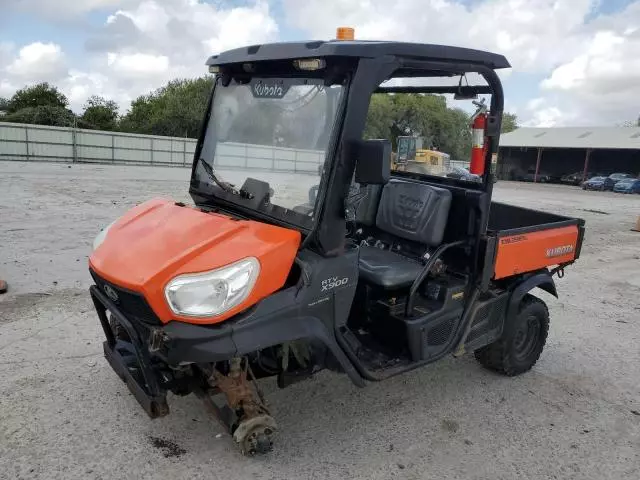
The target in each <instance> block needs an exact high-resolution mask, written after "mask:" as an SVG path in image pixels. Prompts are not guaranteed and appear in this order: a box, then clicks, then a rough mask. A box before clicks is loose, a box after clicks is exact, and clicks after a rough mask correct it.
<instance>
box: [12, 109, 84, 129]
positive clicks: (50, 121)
mask: <svg viewBox="0 0 640 480" xmlns="http://www.w3.org/2000/svg"><path fill="white" fill-rule="evenodd" d="M2 120H3V121H6V122H13V123H30V124H36V125H50V126H54V127H72V126H74V124H75V120H76V116H75V115H74V114H73V112H72V111H71V110H69V109H67V108H64V107H59V106H56V105H39V106H37V107H25V108H21V109H20V110H18V111H17V112H12V113H8V114H7V115H5V116H3V117H2Z"/></svg>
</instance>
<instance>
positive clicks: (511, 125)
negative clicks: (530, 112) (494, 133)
mask: <svg viewBox="0 0 640 480" xmlns="http://www.w3.org/2000/svg"><path fill="white" fill-rule="evenodd" d="M517 128H518V117H517V116H516V114H515V113H508V112H504V113H503V114H502V126H501V127H500V133H509V132H513V131H514V130H516V129H517Z"/></svg>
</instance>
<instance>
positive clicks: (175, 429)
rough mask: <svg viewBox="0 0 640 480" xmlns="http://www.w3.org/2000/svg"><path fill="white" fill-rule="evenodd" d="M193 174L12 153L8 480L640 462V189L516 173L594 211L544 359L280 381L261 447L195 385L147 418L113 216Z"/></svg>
mask: <svg viewBox="0 0 640 480" xmlns="http://www.w3.org/2000/svg"><path fill="white" fill-rule="evenodd" d="M188 175H189V172H188V171H187V170H185V169H171V168H150V167H123V166H95V165H72V166H70V165H60V164H42V163H39V164H28V163H16V162H13V163H12V162H0V219H1V223H0V245H2V249H1V252H2V254H1V255H0V277H2V278H5V279H6V280H8V281H9V284H10V288H11V290H10V292H9V293H8V294H6V295H4V296H1V297H0V478H7V479H13V478H25V479H26V478H41V479H58V478H59V479H76V478H78V479H80V478H82V479H92V478H109V479H112V478H115V479H120V478H122V479H125V478H126V479H129V478H154V479H164V478H166V479H183V478H184V479H190V480H191V479H199V478H208V479H218V478H220V479H225V480H231V479H250V478H269V479H278V480H279V479H300V478H323V479H329V478H363V479H364V478H366V479H378V478H385V479H386V478H399V479H402V478H406V479H424V478H434V479H439V480H441V479H449V478H451V479H453V478H455V479H462V478H465V479H466V478H469V479H489V478H491V479H514V478H519V479H543V478H558V479H598V480H602V479H616V480H617V479H638V478H640V343H639V340H640V322H639V319H640V233H635V232H632V231H630V229H631V227H632V226H633V224H634V222H635V218H636V217H637V216H638V215H640V196H637V195H636V196H625V195H620V194H613V193H600V192H583V191H582V190H580V189H578V188H572V187H561V186H554V185H531V184H516V183H509V182H499V183H498V184H497V185H496V191H495V198H496V199H499V200H500V201H508V202H512V203H514V204H517V205H521V206H529V207H534V208H539V209H543V210H548V211H551V212H557V213H562V214H567V215H573V216H580V217H582V218H584V219H586V221H587V234H586V239H585V245H584V249H583V253H582V258H581V259H580V260H579V262H578V263H577V264H575V265H574V266H571V267H570V268H569V269H567V272H566V276H565V278H563V279H562V280H558V289H559V292H560V295H561V296H560V299H559V300H556V299H554V298H552V297H549V296H548V295H546V294H544V293H543V294H542V296H543V298H544V299H545V300H547V301H548V303H549V306H550V311H551V318H552V320H551V321H552V324H551V332H550V336H549V341H548V344H547V348H546V349H545V351H544V353H543V356H542V358H541V360H540V362H539V363H538V364H537V365H536V367H535V368H534V370H532V371H531V372H529V373H527V374H526V375H524V376H521V377H518V378H512V379H508V378H503V377H501V376H498V375H494V374H492V373H490V372H487V371H485V370H483V369H481V368H480V367H479V366H478V364H476V362H475V361H474V360H473V358H472V357H470V356H467V357H464V358H462V359H458V360H454V359H445V360H443V361H441V362H439V363H437V364H435V365H432V366H429V367H426V368H423V369H421V370H419V371H415V372H412V373H409V374H406V375H403V376H400V377H396V378H393V379H391V380H388V381H386V382H383V383H381V384H375V385H370V386H369V387H367V388H365V389H358V388H356V387H354V386H352V385H351V383H350V382H349V380H348V379H346V378H344V377H341V376H338V375H335V374H330V373H322V374H320V375H318V376H317V377H316V378H314V379H312V380H309V381H306V382H303V383H300V384H297V385H294V386H292V387H290V388H288V389H286V390H278V389H277V388H275V386H274V385H272V384H271V383H266V384H265V385H264V387H265V390H266V394H267V398H268V400H269V402H270V404H271V406H272V408H273V410H274V413H275V416H276V419H277V420H278V422H279V425H280V429H281V435H280V437H279V439H278V444H277V448H276V450H275V451H274V452H273V454H271V455H270V456H267V457H262V458H255V459H246V458H242V457H241V456H240V455H239V454H238V453H237V452H236V450H235V449H234V448H233V447H232V445H231V442H230V439H229V438H228V436H227V435H225V434H222V430H221V428H220V427H219V426H218V424H217V423H216V422H215V421H213V420H212V419H210V418H209V417H207V415H206V414H205V412H204V409H203V408H202V407H201V405H200V404H199V402H198V401H197V399H195V398H191V397H186V398H176V397H171V398H170V399H169V400H170V405H171V408H172V414H171V415H169V416H168V417H165V418H163V419H159V420H154V421H151V420H149V419H148V418H147V416H146V414H145V413H144V412H143V411H142V410H141V409H140V408H139V407H138V405H137V403H136V402H135V400H134V399H133V397H132V396H131V395H130V394H129V393H128V390H127V388H126V386H125V385H124V384H123V383H122V382H121V381H120V380H119V379H118V378H117V377H116V375H115V374H114V373H113V372H112V371H111V369H110V367H109V366H108V365H107V363H106V361H105V360H104V358H103V357H102V354H101V348H102V347H101V342H102V335H101V331H100V328H99V325H98V321H97V318H96V315H95V314H94V313H93V311H92V307H91V305H90V300H89V296H88V293H87V287H88V286H89V285H90V277H89V275H88V273H87V255H88V254H89V251H90V248H91V242H92V240H93V238H94V236H95V234H96V233H97V232H98V231H99V229H100V228H101V227H102V226H104V225H106V224H108V223H110V222H111V221H112V220H113V219H114V218H115V217H117V216H118V215H120V214H122V213H123V212H124V211H126V210H127V209H128V208H129V207H131V206H132V205H134V204H136V203H138V202H141V201H144V200H147V199H149V198H151V197H154V196H167V197H172V198H174V199H176V200H183V201H184V200H187V201H188V200H189V197H188V195H187V188H188ZM223 176H226V174H225V175H223ZM229 176H230V177H233V175H232V174H229ZM229 179H230V180H233V178H229ZM305 181H306V182H307V183H308V182H309V180H308V179H307V180H305ZM305 181H300V182H297V184H299V187H298V190H296V191H295V192H288V193H289V194H291V195H301V196H302V198H304V197H305V196H306V188H307V185H306V184H305Z"/></svg>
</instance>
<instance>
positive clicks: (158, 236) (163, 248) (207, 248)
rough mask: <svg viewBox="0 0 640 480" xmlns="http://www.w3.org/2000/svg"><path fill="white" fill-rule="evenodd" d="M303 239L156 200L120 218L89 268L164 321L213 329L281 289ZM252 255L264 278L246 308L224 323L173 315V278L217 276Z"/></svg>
mask: <svg viewBox="0 0 640 480" xmlns="http://www.w3.org/2000/svg"><path fill="white" fill-rule="evenodd" d="M300 241H301V235H300V232H298V231H296V230H289V229H286V228H281V227H276V226H274V225H269V224H266V223H260V222H255V221H247V220H234V219H231V218H229V217H227V216H224V215H220V214H215V213H206V212H202V211H200V210H198V209H195V208H190V207H181V206H178V205H176V204H175V203H174V202H171V201H168V200H163V199H154V200H150V201H148V202H145V203H143V204H141V205H138V206H137V207H135V208H132V209H131V210H129V211H128V212H127V213H125V214H124V215H123V216H122V217H121V218H120V219H118V221H117V222H116V223H115V224H114V225H113V226H112V227H111V229H110V230H109V232H108V233H107V236H106V238H105V240H104V242H103V243H102V244H101V245H100V246H99V247H98V248H97V249H96V250H95V251H94V252H93V254H92V255H91V257H90V258H89V265H90V267H91V268H92V269H93V270H94V271H95V272H96V273H97V274H98V275H100V276H102V277H103V278H104V279H105V280H108V281H110V282H112V283H114V284H115V285H119V286H121V287H124V288H127V289H129V290H133V291H136V292H139V293H141V294H143V295H144V296H145V298H146V300H147V302H149V305H150V306H151V308H153V310H154V311H155V313H156V315H158V317H159V318H160V320H161V321H162V322H165V323H166V322H168V321H170V320H172V319H173V320H181V321H184V322H189V323H196V324H212V323H218V322H221V321H223V320H226V319H227V318H229V317H231V316H233V315H235V314H237V313H238V312H240V311H242V310H245V309H247V308H248V307H250V306H251V305H254V304H255V303H256V302H258V301H260V300H261V299H263V298H265V297H266V296H268V295H270V294H271V293H273V292H274V291H276V290H278V289H280V288H281V287H282V286H283V285H284V282H285V281H286V279H287V276H288V274H289V271H290V270H291V265H292V263H293V261H294V259H295V256H296V253H297V251H298V248H299V246H300ZM249 256H252V257H255V258H257V259H258V260H259V262H260V275H259V277H258V279H257V281H256V284H255V286H254V288H253V291H252V292H251V294H250V295H249V296H248V297H247V299H246V300H245V301H244V302H242V303H241V304H240V305H238V306H236V307H235V308H233V309H231V310H229V311H228V312H225V313H224V314H222V315H220V316H217V317H204V318H198V317H183V316H180V315H176V314H174V313H173V312H172V311H171V309H170V308H169V305H168V304H167V302H166V299H165V296H164V288H165V285H166V284H167V283H168V282H169V281H170V280H171V279H173V278H174V277H176V276H177V275H181V274H185V273H200V272H206V271H210V270H213V269H215V268H219V267H223V266H225V265H228V264H230V263H233V262H235V261H238V260H241V259H243V258H246V257H249Z"/></svg>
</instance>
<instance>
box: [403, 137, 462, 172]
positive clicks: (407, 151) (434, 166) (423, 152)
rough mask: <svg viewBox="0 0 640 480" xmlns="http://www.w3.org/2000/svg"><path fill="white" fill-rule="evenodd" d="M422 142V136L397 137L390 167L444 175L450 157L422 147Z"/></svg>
mask: <svg viewBox="0 0 640 480" xmlns="http://www.w3.org/2000/svg"><path fill="white" fill-rule="evenodd" d="M423 143H424V139H423V137H417V136H400V137H398V149H397V152H396V153H395V155H393V162H392V166H391V167H392V169H393V170H398V171H406V172H416V173H425V174H429V175H444V174H445V173H446V167H447V163H448V162H449V159H450V156H449V154H447V153H444V152H440V151H438V150H434V149H428V148H423Z"/></svg>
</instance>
